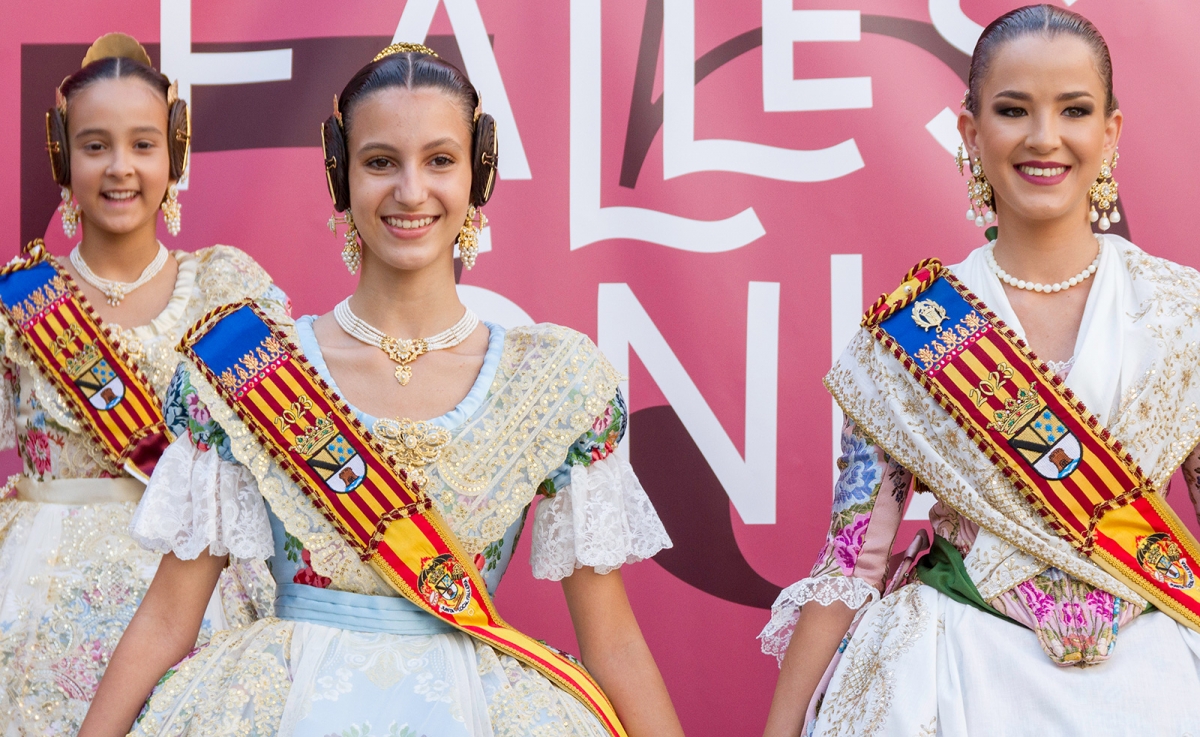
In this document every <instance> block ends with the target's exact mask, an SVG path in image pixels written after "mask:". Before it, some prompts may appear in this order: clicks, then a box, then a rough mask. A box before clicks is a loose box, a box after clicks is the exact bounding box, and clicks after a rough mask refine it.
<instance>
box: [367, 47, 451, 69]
mask: <svg viewBox="0 0 1200 737" xmlns="http://www.w3.org/2000/svg"><path fill="white" fill-rule="evenodd" d="M408 52H414V53H417V54H427V55H429V56H432V57H433V58H435V59H437V58H439V57H438V55H437V52H436V51H434V50H433V49H431V48H429V47H428V46H426V45H425V44H415V43H410V42H408V41H401V42H400V43H398V44H392V45H391V46H388V47H387V48H386V49H384V50H383V51H380V52H379V53H378V54H376V55H375V58H374V59H372V60H371V63H372V64H374V63H375V62H377V61H379V60H380V59H384V58H387V57H389V56H391V55H392V54H406V53H408Z"/></svg>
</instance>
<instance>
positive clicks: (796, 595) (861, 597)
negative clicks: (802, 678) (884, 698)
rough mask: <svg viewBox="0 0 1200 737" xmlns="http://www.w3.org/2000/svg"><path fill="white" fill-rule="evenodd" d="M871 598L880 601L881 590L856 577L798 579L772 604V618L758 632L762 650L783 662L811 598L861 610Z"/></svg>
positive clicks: (822, 604) (821, 602)
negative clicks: (801, 614)
mask: <svg viewBox="0 0 1200 737" xmlns="http://www.w3.org/2000/svg"><path fill="white" fill-rule="evenodd" d="M868 599H869V600H870V602H871V603H872V604H874V603H875V602H876V601H879V589H877V588H875V587H874V586H872V585H871V584H870V583H869V582H867V581H865V580H863V579H861V578H856V577H854V576H818V577H816V578H805V579H802V580H800V581H797V582H796V583H794V584H792V585H791V586H788V587H787V588H786V589H784V590H783V591H780V592H779V596H778V597H777V598H776V599H775V603H774V604H772V605H771V621H770V622H768V623H767V626H766V627H763V631H762V632H761V633H759V635H758V639H759V640H761V641H762V651H763V652H764V653H765V654H767V655H774V656H775V660H776V662H777V663H778V664H779V665H783V656H784V654H785V653H786V652H787V648H788V643H790V642H791V641H792V633H793V632H795V630H796V620H798V619H799V618H800V609H801V607H803V606H804V605H805V604H807V603H809V602H810V601H815V602H817V603H818V604H820V605H821V606H829V605H830V604H832V603H833V602H835V601H840V602H842V603H843V604H845V605H846V606H848V607H850V608H851V609H860V608H861V607H862V606H863V604H865V603H867V600H868ZM864 611H865V610H864ZM861 613H862V612H859V614H861ZM857 618H858V616H857V615H856V616H855V619H857Z"/></svg>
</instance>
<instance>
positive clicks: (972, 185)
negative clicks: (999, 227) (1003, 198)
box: [954, 144, 996, 228]
mask: <svg viewBox="0 0 1200 737" xmlns="http://www.w3.org/2000/svg"><path fill="white" fill-rule="evenodd" d="M954 161H955V163H956V164H958V173H959V174H962V173H963V166H964V165H965V164H967V163H970V164H971V178H970V179H968V180H967V197H968V199H970V200H971V206H970V207H969V208H967V220H970V221H972V222H974V223H975V225H977V226H979V227H980V228H982V227H983V226H984V225H991V224H992V223H994V222H996V212H995V200H993V199H992V184H991V182H989V181H988V180H987V175H986V174H984V173H983V160H982V159H975V161H974V162H972V161H971V160H970V157H969V156H967V152H966V149H965V148H963V146H962V144H959V146H958V155H957V156H955V157H954Z"/></svg>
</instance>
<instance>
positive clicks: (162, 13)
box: [159, 0, 292, 189]
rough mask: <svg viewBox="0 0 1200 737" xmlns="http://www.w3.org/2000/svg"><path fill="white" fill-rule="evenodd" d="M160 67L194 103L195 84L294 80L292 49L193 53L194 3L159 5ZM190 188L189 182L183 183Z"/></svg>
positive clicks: (178, 0) (179, 0) (171, 0)
mask: <svg viewBox="0 0 1200 737" xmlns="http://www.w3.org/2000/svg"><path fill="white" fill-rule="evenodd" d="M159 38H160V40H161V46H160V51H159V56H160V59H159V66H160V67H161V68H162V73H163V74H165V75H167V76H168V77H170V78H171V79H177V80H179V97H180V98H182V99H183V100H185V101H187V104H188V107H191V104H192V85H194V84H201V85H204V84H209V85H217V84H249V83H252V82H280V81H283V80H287V79H291V78H292V50H291V49H272V50H270V51H235V52H229V53H212V54H195V53H192V0H161V2H160V4H159ZM179 188H180V189H187V181H186V179H185V180H184V181H182V182H180V183H179Z"/></svg>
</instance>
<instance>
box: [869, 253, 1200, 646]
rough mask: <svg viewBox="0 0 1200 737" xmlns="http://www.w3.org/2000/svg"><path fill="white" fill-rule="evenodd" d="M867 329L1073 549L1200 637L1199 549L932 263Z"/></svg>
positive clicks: (1113, 448)
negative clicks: (1197, 633) (1196, 571)
mask: <svg viewBox="0 0 1200 737" xmlns="http://www.w3.org/2000/svg"><path fill="white" fill-rule="evenodd" d="M862 324H863V327H864V328H865V329H866V330H867V332H869V333H870V334H871V335H872V337H873V338H874V339H875V340H876V341H878V342H879V343H880V344H881V345H882V346H883V348H884V349H885V350H887V351H888V352H890V353H892V354H893V355H894V356H895V357H896V359H898V360H899V361H900V363H901V364H902V365H903V367H904V368H905V369H907V370H908V371H909V372H910V373H911V374H912V376H913V377H914V378H915V379H916V381H917V383H918V384H919V385H920V386H921V387H922V388H923V389H924V390H926V391H928V392H929V394H930V395H931V396H932V398H933V399H934V400H935V401H936V402H937V404H938V405H939V406H940V407H941V408H943V409H944V410H945V411H946V412H948V413H949V414H950V415H951V417H952V418H953V419H954V420H955V422H956V423H957V424H958V425H959V426H961V427H962V428H963V429H964V430H965V431H966V433H967V436H968V437H969V438H970V439H971V440H972V441H973V442H974V443H975V445H976V446H977V447H978V448H979V450H980V451H981V452H982V453H983V455H984V456H985V457H986V459H987V460H988V462H989V463H993V464H995V465H996V466H998V467H999V468H1000V469H1001V471H1002V472H1003V474H1004V477H1005V478H1006V479H1007V480H1008V481H1009V482H1010V483H1012V484H1013V486H1014V487H1015V488H1017V489H1018V490H1019V491H1020V492H1021V493H1022V495H1023V496H1024V497H1025V499H1026V501H1028V503H1029V504H1030V505H1031V506H1032V507H1033V508H1034V509H1035V510H1036V511H1037V512H1038V513H1039V514H1040V515H1041V517H1042V518H1043V519H1044V520H1045V521H1046V522H1047V523H1048V525H1049V527H1050V528H1051V529H1052V530H1053V531H1054V532H1055V533H1056V534H1057V535H1058V536H1060V537H1062V538H1063V539H1065V540H1066V541H1067V542H1068V543H1069V544H1070V545H1071V546H1072V547H1073V548H1074V549H1075V550H1077V551H1078V552H1080V553H1081V554H1083V555H1084V556H1086V557H1088V558H1089V559H1090V560H1091V561H1093V562H1094V563H1096V564H1097V565H1098V566H1100V567H1101V568H1102V569H1104V570H1105V571H1107V572H1108V573H1110V574H1111V575H1112V576H1114V577H1115V578H1116V579H1117V580H1119V581H1121V582H1122V583H1124V584H1126V585H1128V586H1129V587H1131V588H1132V589H1133V590H1134V591H1136V592H1138V593H1139V594H1141V595H1143V596H1144V597H1145V598H1146V600H1147V601H1149V602H1151V603H1153V604H1154V605H1155V606H1156V607H1158V608H1159V609H1160V610H1162V611H1163V612H1164V613H1166V614H1168V615H1169V616H1171V617H1172V618H1174V619H1176V620H1177V621H1179V622H1180V623H1181V624H1183V625H1185V626H1187V627H1189V628H1191V629H1193V630H1196V631H1200V586H1198V585H1197V581H1196V576H1195V571H1194V566H1195V565H1196V561H1197V560H1200V543H1197V541H1196V539H1195V538H1194V537H1193V536H1192V535H1191V533H1190V532H1189V531H1188V530H1187V528H1186V527H1185V526H1184V524H1183V522H1182V521H1181V520H1180V519H1179V518H1178V517H1177V516H1176V515H1175V513H1174V511H1173V510H1172V509H1171V508H1170V507H1169V506H1168V505H1167V503H1166V501H1165V500H1163V499H1162V497H1161V496H1160V495H1159V494H1158V493H1157V491H1156V490H1155V488H1154V487H1153V485H1152V484H1151V483H1150V482H1149V481H1148V480H1147V479H1146V477H1145V475H1144V474H1143V472H1142V470H1141V468H1140V467H1139V466H1138V464H1137V463H1136V462H1135V461H1134V459H1133V458H1132V457H1131V456H1130V454H1129V453H1127V452H1125V451H1124V450H1123V448H1122V446H1121V443H1120V442H1119V441H1117V440H1115V439H1114V438H1113V437H1112V436H1111V435H1110V433H1109V432H1108V430H1107V429H1105V428H1104V427H1102V426H1101V425H1100V423H1099V421H1098V420H1097V418H1096V417H1094V416H1093V415H1092V414H1090V413H1089V412H1088V411H1087V408H1086V407H1084V406H1083V404H1082V403H1080V402H1079V401H1078V400H1077V399H1076V397H1075V396H1074V394H1073V393H1072V392H1071V390H1070V389H1069V388H1066V387H1065V386H1063V382H1062V380H1061V379H1060V378H1059V377H1057V376H1055V375H1054V374H1052V373H1051V372H1050V371H1049V369H1048V367H1047V366H1046V365H1045V364H1044V363H1042V362H1041V361H1040V360H1038V359H1037V358H1036V356H1034V355H1033V354H1032V353H1031V352H1030V351H1029V349H1028V347H1027V346H1026V345H1025V343H1024V341H1022V340H1021V339H1020V338H1018V336H1017V335H1016V334H1015V333H1014V332H1013V331H1012V330H1011V329H1010V328H1009V327H1008V326H1007V325H1005V323H1004V322H1003V321H1001V320H1000V319H998V318H997V317H996V315H995V314H994V313H992V312H991V311H990V310H989V309H988V307H987V306H986V305H984V304H983V303H982V302H981V301H980V300H979V299H978V298H976V297H975V295H973V294H971V293H970V292H969V291H968V290H967V288H966V287H965V286H964V285H963V284H962V283H961V282H959V280H958V279H957V278H955V276H954V275H953V274H952V273H950V271H949V270H947V269H945V268H943V267H942V265H941V263H940V262H939V261H937V260H936V259H929V260H927V261H922V262H921V263H920V264H918V265H917V266H916V267H914V268H913V269H912V270H911V271H910V272H909V273H908V275H907V276H906V277H905V280H904V282H903V283H902V284H901V285H900V287H899V288H898V289H896V291H894V292H892V293H891V294H890V295H884V296H883V297H881V298H880V299H879V300H878V301H877V302H876V303H875V304H874V305H873V306H872V307H871V308H870V309H869V310H868V311H867V313H866V315H865V316H864V317H863V323H862Z"/></svg>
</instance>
